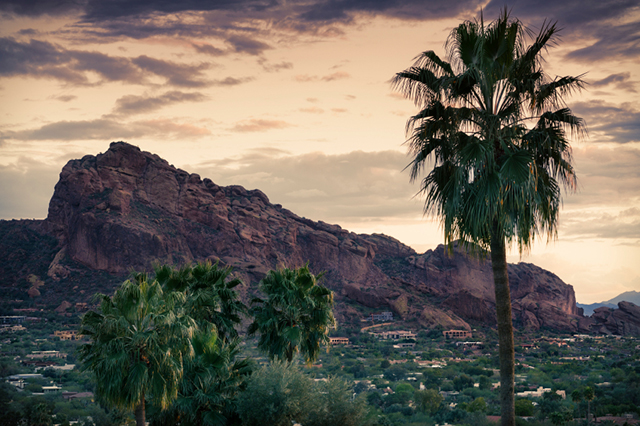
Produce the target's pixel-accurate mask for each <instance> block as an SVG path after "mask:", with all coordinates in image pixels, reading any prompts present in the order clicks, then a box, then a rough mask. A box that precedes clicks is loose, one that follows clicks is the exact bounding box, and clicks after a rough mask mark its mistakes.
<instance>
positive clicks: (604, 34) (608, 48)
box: [567, 22, 640, 62]
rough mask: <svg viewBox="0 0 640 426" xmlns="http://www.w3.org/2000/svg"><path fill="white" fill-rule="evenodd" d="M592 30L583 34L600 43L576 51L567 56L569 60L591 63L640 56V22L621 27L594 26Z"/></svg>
mask: <svg viewBox="0 0 640 426" xmlns="http://www.w3.org/2000/svg"><path fill="white" fill-rule="evenodd" d="M591 30H592V31H590V32H588V33H587V32H586V31H585V32H583V34H585V35H586V36H588V35H591V36H595V37H596V38H597V39H598V41H596V42H595V43H593V44H592V45H590V46H587V47H584V48H582V49H578V50H574V51H573V52H571V53H569V54H568V55H567V58H569V59H574V60H578V61H583V62H590V61H601V60H603V59H609V58H627V57H637V56H638V55H639V54H640V22H632V23H628V24H624V25H619V26H615V25H594V26H593V27H592V28H591ZM590 38H591V37H590Z"/></svg>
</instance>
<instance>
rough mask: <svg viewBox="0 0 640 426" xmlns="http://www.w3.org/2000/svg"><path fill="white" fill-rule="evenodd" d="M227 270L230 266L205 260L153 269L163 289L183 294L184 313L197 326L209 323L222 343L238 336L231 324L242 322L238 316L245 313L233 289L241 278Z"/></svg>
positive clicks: (240, 282) (245, 309) (245, 308)
mask: <svg viewBox="0 0 640 426" xmlns="http://www.w3.org/2000/svg"><path fill="white" fill-rule="evenodd" d="M231 271H232V270H231V267H226V268H221V267H219V266H218V264H217V263H215V264H211V262H209V261H207V262H198V263H197V264H195V265H185V266H183V267H182V268H180V269H173V268H171V267H170V266H166V265H164V266H158V267H156V268H155V274H156V279H157V280H158V282H159V283H160V284H161V285H162V287H163V289H164V290H165V291H177V292H182V293H184V294H185V296H186V305H185V312H186V313H188V314H189V315H190V316H191V317H192V318H193V319H194V320H196V322H198V324H199V325H200V326H201V327H205V328H206V327H208V326H209V324H213V325H214V327H215V329H216V330H215V332H216V334H217V335H218V338H219V339H221V340H222V341H223V342H225V343H226V342H229V341H231V340H233V339H236V338H237V337H238V331H237V330H236V328H235V327H236V326H237V325H239V324H240V323H241V322H242V318H241V315H243V314H246V313H247V307H246V306H245V305H244V304H243V303H242V302H241V301H240V299H239V296H238V293H237V291H236V290H235V287H237V286H238V285H240V284H242V281H240V280H239V279H237V278H230V274H231Z"/></svg>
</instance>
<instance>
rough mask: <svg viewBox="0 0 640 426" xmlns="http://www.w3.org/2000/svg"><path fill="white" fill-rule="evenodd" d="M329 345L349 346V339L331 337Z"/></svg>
mask: <svg viewBox="0 0 640 426" xmlns="http://www.w3.org/2000/svg"><path fill="white" fill-rule="evenodd" d="M329 343H330V344H331V345H348V344H349V339H348V338H347V337H329Z"/></svg>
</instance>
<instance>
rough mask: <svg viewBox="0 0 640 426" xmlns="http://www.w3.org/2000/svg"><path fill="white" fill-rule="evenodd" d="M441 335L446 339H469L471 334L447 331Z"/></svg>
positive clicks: (460, 331)
mask: <svg viewBox="0 0 640 426" xmlns="http://www.w3.org/2000/svg"><path fill="white" fill-rule="evenodd" d="M442 334H443V335H444V337H445V338H446V339H467V338H470V337H471V332H470V331H467V330H447V331H443V332H442Z"/></svg>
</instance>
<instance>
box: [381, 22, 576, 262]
mask: <svg viewBox="0 0 640 426" xmlns="http://www.w3.org/2000/svg"><path fill="white" fill-rule="evenodd" d="M557 31H558V30H557V28H556V25H555V24H547V23H545V24H543V26H542V28H541V30H540V32H539V34H538V35H537V36H536V37H535V39H534V40H533V43H531V44H530V45H528V46H527V45H525V36H526V30H525V29H524V27H523V25H522V23H521V22H519V21H518V20H512V19H510V18H509V14H508V12H507V11H506V10H505V11H504V13H503V14H502V16H501V17H500V18H499V19H497V20H496V21H494V22H492V23H490V24H485V23H484V21H483V20H482V19H481V20H480V21H467V22H464V23H463V24H461V25H459V26H458V27H457V28H455V29H454V30H453V31H452V32H451V35H450V36H449V39H448V42H447V45H446V47H447V51H448V56H449V57H448V61H445V60H443V59H441V58H440V57H438V55H436V54H435V53H434V52H433V51H427V52H424V53H422V54H421V55H419V56H418V57H417V58H416V62H415V64H414V65H413V66H412V67H411V68H409V69H407V70H405V71H403V72H400V73H398V74H397V75H396V76H395V77H394V79H393V80H392V82H393V85H394V86H395V87H396V88H397V89H399V90H400V91H401V92H403V93H404V94H405V95H406V96H407V97H410V98H412V99H413V100H414V101H415V103H416V104H417V105H418V106H419V107H420V108H421V110H420V112H418V114H416V115H414V116H412V117H411V118H410V119H409V121H408V123H407V133H408V134H409V139H408V141H407V143H408V145H409V152H410V155H411V156H412V157H413V159H412V161H411V163H410V164H409V166H407V167H408V168H410V171H411V179H412V180H416V179H417V178H418V177H419V176H420V175H421V173H422V172H423V169H424V168H425V165H426V163H427V162H429V161H431V162H433V163H430V164H433V165H434V167H433V169H432V170H431V172H429V173H428V174H427V175H426V176H425V177H424V178H423V180H422V183H421V192H423V193H424V195H425V196H426V200H425V212H426V213H432V214H435V215H437V216H439V217H441V218H442V221H443V226H444V231H445V239H446V240H447V242H449V243H450V242H451V241H453V240H454V239H458V238H460V239H463V240H464V241H471V242H474V243H479V244H481V245H483V246H484V247H487V246H488V245H489V243H490V238H491V234H492V232H494V233H495V235H496V236H498V235H499V236H501V237H503V238H506V239H507V241H514V240H515V241H517V242H518V244H519V247H520V249H521V250H522V249H526V248H528V247H530V245H531V243H532V242H533V239H534V237H535V235H536V234H539V233H546V234H547V235H548V236H549V237H552V236H555V235H556V228H557V217H558V211H559V205H560V201H561V186H562V185H564V186H565V187H566V188H567V189H570V190H573V189H575V188H576V177H575V172H574V169H573V167H572V166H571V149H570V145H569V143H568V140H567V137H566V131H567V130H569V131H570V132H572V133H576V134H578V135H580V134H581V133H582V132H583V131H584V123H583V121H582V120H581V119H580V118H577V117H575V116H574V115H573V114H572V113H571V111H570V110H569V109H568V108H567V107H566V105H565V104H564V102H563V96H564V95H567V94H569V93H571V92H572V91H574V90H576V89H581V88H582V87H583V81H582V80H581V79H580V77H561V78H555V79H553V80H551V79H549V78H548V77H547V75H546V74H545V73H544V72H543V70H542V67H541V63H542V58H541V55H542V53H543V52H544V51H545V49H546V46H548V45H549V44H552V43H554V41H555V39H556V37H557Z"/></svg>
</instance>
